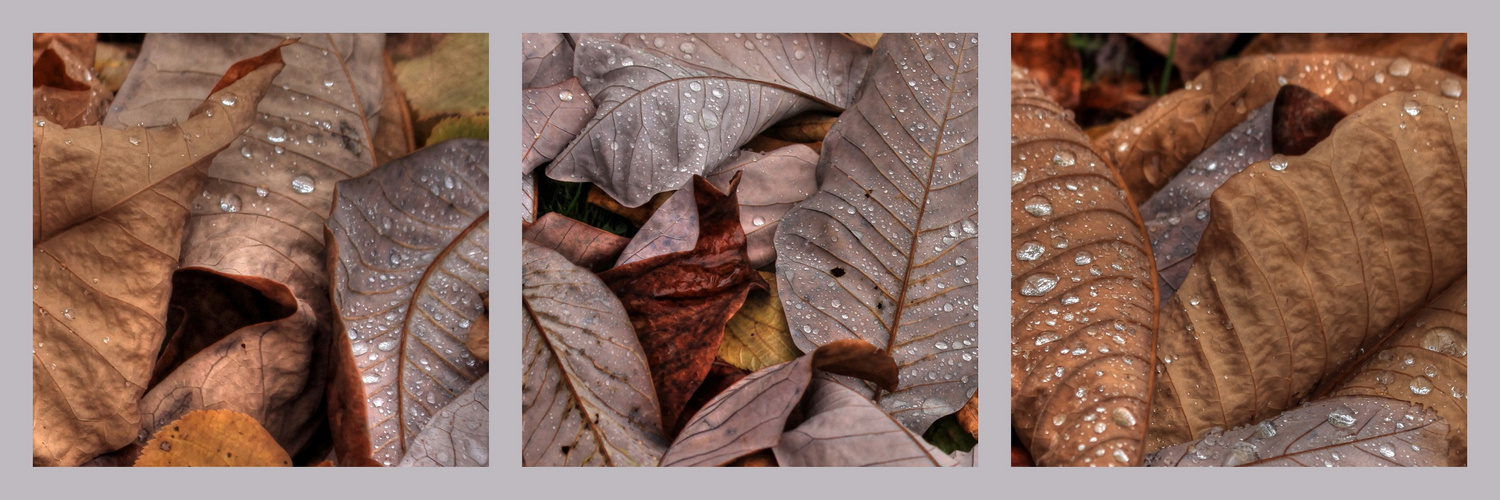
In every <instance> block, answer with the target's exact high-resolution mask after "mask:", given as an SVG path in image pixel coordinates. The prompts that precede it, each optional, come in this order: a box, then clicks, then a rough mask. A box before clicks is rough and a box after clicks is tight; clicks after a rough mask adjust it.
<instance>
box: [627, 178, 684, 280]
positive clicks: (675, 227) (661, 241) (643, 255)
mask: <svg viewBox="0 0 1500 500" xmlns="http://www.w3.org/2000/svg"><path fill="white" fill-rule="evenodd" d="M694 198H695V197H694V196H693V188H692V186H686V187H683V188H682V189H678V190H677V191H676V192H675V193H673V194H672V197H670V198H667V202H666V203H663V204H661V207H660V208H657V209H656V213H653V214H651V218H650V219H647V220H646V224H645V225H642V226H641V229H640V231H638V232H636V233H635V237H634V238H631V239H630V243H629V244H627V245H625V249H624V250H621V251H620V260H618V261H616V262H615V266H623V265H625V264H629V263H631V262H635V261H638V260H645V259H648V258H651V257H655V256H658V255H666V254H669V253H673V252H683V251H687V250H692V249H693V246H694V245H695V244H696V243H698V205H697V203H696V202H695V201H694Z"/></svg>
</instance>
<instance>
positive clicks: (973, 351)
mask: <svg viewBox="0 0 1500 500" xmlns="http://www.w3.org/2000/svg"><path fill="white" fill-rule="evenodd" d="M873 61H874V62H873V63H872V67H871V69H870V74H869V76H868V77H867V81H866V88H865V90H864V92H863V93H862V94H861V95H860V98H859V100H858V101H857V102H855V103H854V105H853V106H852V107H851V108H850V109H849V110H848V111H846V112H845V113H844V114H843V115H842V116H841V117H840V118H839V121H838V123H837V124H835V125H834V126H833V128H832V130H830V131H829V133H828V137H827V139H826V140H825V141H824V145H823V157H822V161H821V162H820V163H819V165H818V169H819V172H818V178H819V184H820V185H819V191H818V192H817V193H816V194H813V195H812V196H811V197H808V198H807V200H806V201H803V202H802V203H801V204H799V205H797V207H796V208H793V209H792V210H791V211H789V212H787V215H786V216H785V217H784V218H783V219H782V223H781V227H780V228H779V230H778V231H777V234H776V255H777V257H776V258H777V262H776V277H777V283H778V285H779V287H780V288H779V291H780V294H781V298H782V300H783V301H784V302H785V303H786V304H787V305H788V307H787V308H786V311H787V322H788V324H789V325H790V326H791V329H792V336H793V339H794V340H795V341H796V343H797V346H798V347H799V348H801V349H802V350H804V351H810V350H812V349H813V348H814V347H816V346H818V345H822V344H826V343H828V342H831V341H834V340H837V339H842V338H859V339H864V340H866V341H869V342H870V343H871V344H874V345H875V346H877V347H882V348H886V349H887V350H888V351H889V352H890V353H891V355H892V356H893V357H894V358H895V361H896V364H897V365H898V366H900V367H901V384H900V387H899V388H898V389H896V391H895V392H892V393H888V394H884V395H882V396H881V399H880V404H881V407H882V408H885V409H886V410H887V411H889V412H891V413H892V415H895V416H896V418H898V419H900V420H901V422H902V423H904V424H905V425H906V426H907V427H908V428H910V429H913V430H916V431H922V430H925V429H926V428H927V426H928V425H929V424H931V423H932V421H934V420H936V419H937V418H938V417H941V416H943V415H947V414H950V413H953V412H955V411H957V410H958V409H959V408H960V407H962V406H963V404H964V403H965V402H967V401H968V399H969V396H971V395H973V394H974V392H975V391H976V390H977V389H978V387H979V377H978V356H979V336H978V328H977V322H978V319H979V274H978V266H979V262H978V261H979V239H978V236H979V204H978V195H979V177H978V173H979V142H978V139H979V135H978V124H979V108H978V104H979V87H978V82H979V77H978V70H979V47H978V36H977V35H973V34H945V35H942V36H938V35H920V36H911V35H899V34H887V35H885V36H883V37H882V38H881V40H880V42H879V44H878V45H877V46H876V53H875V56H874V59H873ZM793 305H796V306H797V307H792V306H793Z"/></svg>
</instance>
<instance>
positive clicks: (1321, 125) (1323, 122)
mask: <svg viewBox="0 0 1500 500" xmlns="http://www.w3.org/2000/svg"><path fill="white" fill-rule="evenodd" d="M1272 105H1273V106H1275V107H1274V108H1273V111H1272V113H1273V114H1272V116H1273V117H1274V118H1273V119H1272V120H1273V122H1274V123H1273V126H1272V128H1271V132H1272V134H1271V149H1272V150H1273V151H1275V152H1277V153H1281V154H1286V155H1302V154H1307V151H1308V150H1310V149H1312V147H1313V146H1316V145H1318V143H1319V142H1323V139H1327V138H1328V134H1330V133H1332V132H1333V126H1334V125H1337V124H1338V122H1339V120H1343V119H1344V117H1345V116H1348V114H1347V113H1344V112H1343V111H1341V110H1339V108H1338V106H1335V105H1334V104H1333V103H1331V102H1328V100H1327V99H1324V98H1322V97H1318V95H1317V94H1315V93H1313V91H1311V90H1307V89H1305V88H1302V87H1299V86H1296V85H1283V86H1282V87H1281V90H1280V91H1279V92H1277V93H1276V100H1275V101H1273V104H1272Z"/></svg>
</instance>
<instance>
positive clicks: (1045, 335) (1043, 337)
mask: <svg viewBox="0 0 1500 500" xmlns="http://www.w3.org/2000/svg"><path fill="white" fill-rule="evenodd" d="M1060 338H1062V335H1058V334H1057V332H1050V331H1049V332H1042V333H1040V334H1038V335H1037V336H1036V345H1045V344H1048V343H1052V342H1056V341H1057V339H1060Z"/></svg>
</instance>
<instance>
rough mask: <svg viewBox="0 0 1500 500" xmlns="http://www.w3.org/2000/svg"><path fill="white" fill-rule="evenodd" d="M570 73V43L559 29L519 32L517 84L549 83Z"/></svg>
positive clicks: (527, 87)
mask: <svg viewBox="0 0 1500 500" xmlns="http://www.w3.org/2000/svg"><path fill="white" fill-rule="evenodd" d="M572 76H573V44H572V43H571V42H569V41H568V39H567V38H564V36H563V35H562V34H561V33H524V34H522V35H521V88H523V89H535V88H542V87H551V86H553V85H556V84H559V83H562V81H563V80H567V79H568V78H571V77H572Z"/></svg>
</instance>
